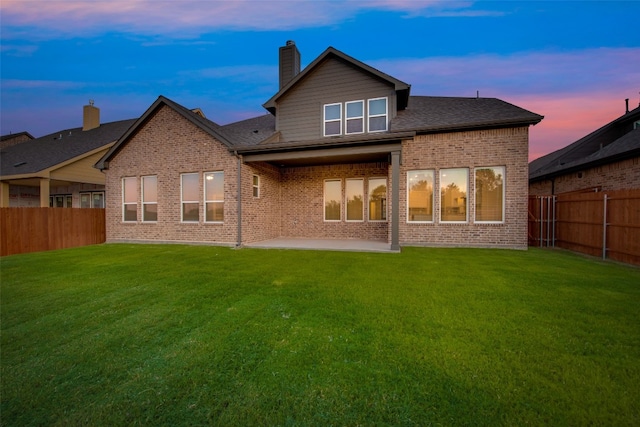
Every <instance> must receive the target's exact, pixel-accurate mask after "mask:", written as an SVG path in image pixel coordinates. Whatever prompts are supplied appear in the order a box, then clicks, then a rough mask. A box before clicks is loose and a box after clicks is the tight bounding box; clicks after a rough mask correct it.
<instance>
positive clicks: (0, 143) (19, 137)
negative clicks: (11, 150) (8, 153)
mask: <svg viewBox="0 0 640 427" xmlns="http://www.w3.org/2000/svg"><path fill="white" fill-rule="evenodd" d="M32 139H33V136H32V135H31V134H30V133H29V132H19V133H10V134H7V135H2V137H0V149H1V148H5V147H11V146H12V145H16V144H20V143H22V142H25V141H29V140H32Z"/></svg>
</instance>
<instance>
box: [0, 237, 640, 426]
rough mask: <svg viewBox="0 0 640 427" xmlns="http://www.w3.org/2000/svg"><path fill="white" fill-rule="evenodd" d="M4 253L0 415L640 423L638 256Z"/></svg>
mask: <svg viewBox="0 0 640 427" xmlns="http://www.w3.org/2000/svg"><path fill="white" fill-rule="evenodd" d="M0 269H1V281H2V282H1V283H2V284H1V294H0V301H1V313H0V314H1V317H0V319H1V322H2V324H1V333H2V335H1V345H2V347H1V359H0V360H1V372H0V373H1V379H0V381H1V399H2V401H1V407H0V410H1V412H0V416H1V424H2V425H3V426H18V425H20V426H23V425H60V426H69V425H71V426H72V425H87V426H89V425H91V426H98V425H122V426H125V425H126V426H129V425H171V426H175V425H203V424H204V425H206V424H212V425H225V426H226V425H238V426H251V425H302V426H307V425H318V426H325V425H336V426H342V425H353V426H355V425H376V426H379V425H393V426H396V425H420V426H424V425H486V426H495V425H505V426H516V425H518V426H519V425H525V424H528V425H575V426H584V425H610V426H614V425H615V426H623V425H629V426H631V425H639V424H640V319H639V317H638V316H639V311H638V307H639V306H640V270H639V269H637V268H632V267H627V266H622V265H616V264H611V263H603V262H600V261H598V260H593V259H588V258H585V257H581V256H577V255H573V254H569V253H565V252H554V251H543V250H536V249H531V250H529V251H507V250H476V249H428V248H405V249H403V251H402V253H401V254H376V253H341V252H317V251H286V250H259V249H242V250H232V249H228V248H220V247H209V246H179V245H123V244H120V245H116V244H113V245H111V244H110V245H99V246H90V247H84V248H77V249H68V250H62V251H54V252H43V253H34V254H26V255H16V256H10V257H5V258H2V259H0Z"/></svg>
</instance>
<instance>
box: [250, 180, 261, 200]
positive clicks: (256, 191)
mask: <svg viewBox="0 0 640 427" xmlns="http://www.w3.org/2000/svg"><path fill="white" fill-rule="evenodd" d="M256 178H258V183H257V184H256ZM251 191H252V194H253V197H254V198H256V199H259V198H260V175H256V174H253V176H252V177H251Z"/></svg>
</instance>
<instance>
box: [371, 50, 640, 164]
mask: <svg viewBox="0 0 640 427" xmlns="http://www.w3.org/2000/svg"><path fill="white" fill-rule="evenodd" d="M638 58H640V49H638V48H599V49H585V50H576V51H569V52H520V53H515V54H510V55H497V54H492V55H476V56H465V57H435V58H412V59H404V60H393V59H389V60H379V61H369V63H371V64H373V65H374V66H376V68H378V69H380V70H384V71H385V72H387V73H389V74H391V75H393V76H394V77H397V78H399V79H401V80H404V81H406V82H409V83H412V87H411V93H412V94H413V95H434V96H465V97H474V96H476V91H479V93H480V96H481V97H490V98H500V99H503V100H505V101H507V102H510V103H512V104H515V105H518V106H520V107H522V108H525V109H527V110H530V111H533V112H535V113H538V114H541V115H543V116H545V118H544V120H543V121H542V122H541V123H539V124H538V125H536V126H534V127H532V128H531V133H530V158H531V159H535V158H537V157H540V156H542V155H544V154H547V153H550V152H552V151H555V150H557V149H559V148H562V147H564V146H566V145H569V144H570V143H572V142H574V141H576V140H578V139H579V138H581V137H583V136H585V135H587V134H589V133H591V132H593V131H594V130H596V129H598V128H600V127H601V126H604V125H605V124H607V123H608V122H610V121H611V120H613V119H615V118H617V117H619V116H621V115H622V114H624V112H625V104H624V100H625V98H630V101H629V104H630V108H635V107H637V106H638V91H639V90H640V60H638ZM365 62H366V61H365ZM634 64H635V65H634Z"/></svg>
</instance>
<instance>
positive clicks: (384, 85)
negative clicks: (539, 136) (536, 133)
mask: <svg viewBox="0 0 640 427" xmlns="http://www.w3.org/2000/svg"><path fill="white" fill-rule="evenodd" d="M279 53H280V90H279V91H278V93H276V94H275V95H274V96H273V97H271V99H269V100H267V102H266V103H265V104H264V105H263V106H264V108H265V109H266V110H267V112H268V113H267V114H265V115H262V116H259V117H255V118H252V119H248V120H244V121H241V122H237V123H232V124H229V125H225V126H221V125H218V124H216V123H214V122H212V121H210V120H208V119H206V118H205V117H204V116H203V115H202V114H197V113H194V112H193V111H191V110H189V109H187V108H184V107H182V106H181V105H178V104H177V103H175V102H173V101H171V100H169V99H167V98H165V97H162V96H160V97H159V98H158V99H157V100H156V101H155V102H154V103H153V104H152V105H151V106H150V107H149V109H148V110H147V111H146V112H145V113H144V114H143V115H142V116H141V117H140V118H139V119H138V121H137V122H136V124H135V125H134V126H132V127H131V128H130V129H129V131H127V133H125V134H124V135H123V137H122V138H120V140H119V141H118V142H117V143H116V144H115V145H114V146H113V147H112V148H111V149H110V150H109V151H108V152H107V153H106V154H105V156H104V157H103V158H102V159H101V160H100V161H99V162H98V163H97V165H96V167H98V168H99V169H101V170H103V171H104V172H105V173H106V187H107V192H106V194H107V239H108V241H171V242H207V243H215V244H224V245H236V246H242V245H246V244H249V243H254V242H258V241H262V240H268V239H273V238H278V237H290V238H293V237H300V238H313V239H320V238H335V239H352V238H353V239H367V240H378V241H385V242H387V243H388V244H389V245H390V248H391V249H399V247H400V246H401V245H433V246H439V245H442V246H475V247H505V248H521V249H524V248H526V247H527V184H528V180H527V178H528V164H527V158H528V130H529V126H531V125H534V124H536V123H538V122H539V121H540V120H542V116H540V115H538V114H534V113H532V112H529V111H527V110H524V109H522V108H519V107H517V106H514V105H512V104H509V103H506V102H504V101H501V100H498V99H492V98H453V97H429V96H410V89H411V87H410V85H409V84H407V83H405V82H402V81H400V80H398V79H396V78H393V77H391V76H389V75H387V74H385V73H383V72H381V71H379V70H377V69H374V68H372V67H370V66H368V65H366V64H364V63H362V62H360V61H358V60H356V59H354V58H352V57H350V56H348V55H346V54H344V53H342V52H340V51H338V50H336V49H334V48H331V47H330V48H328V49H327V50H326V51H325V52H323V53H322V54H321V55H320V56H319V57H318V58H316V59H315V60H314V61H313V62H312V63H311V64H309V65H308V66H307V67H306V68H305V69H304V70H302V71H300V53H299V51H298V49H297V47H296V45H295V43H293V42H287V45H286V46H283V47H281V48H280V51H279Z"/></svg>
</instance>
